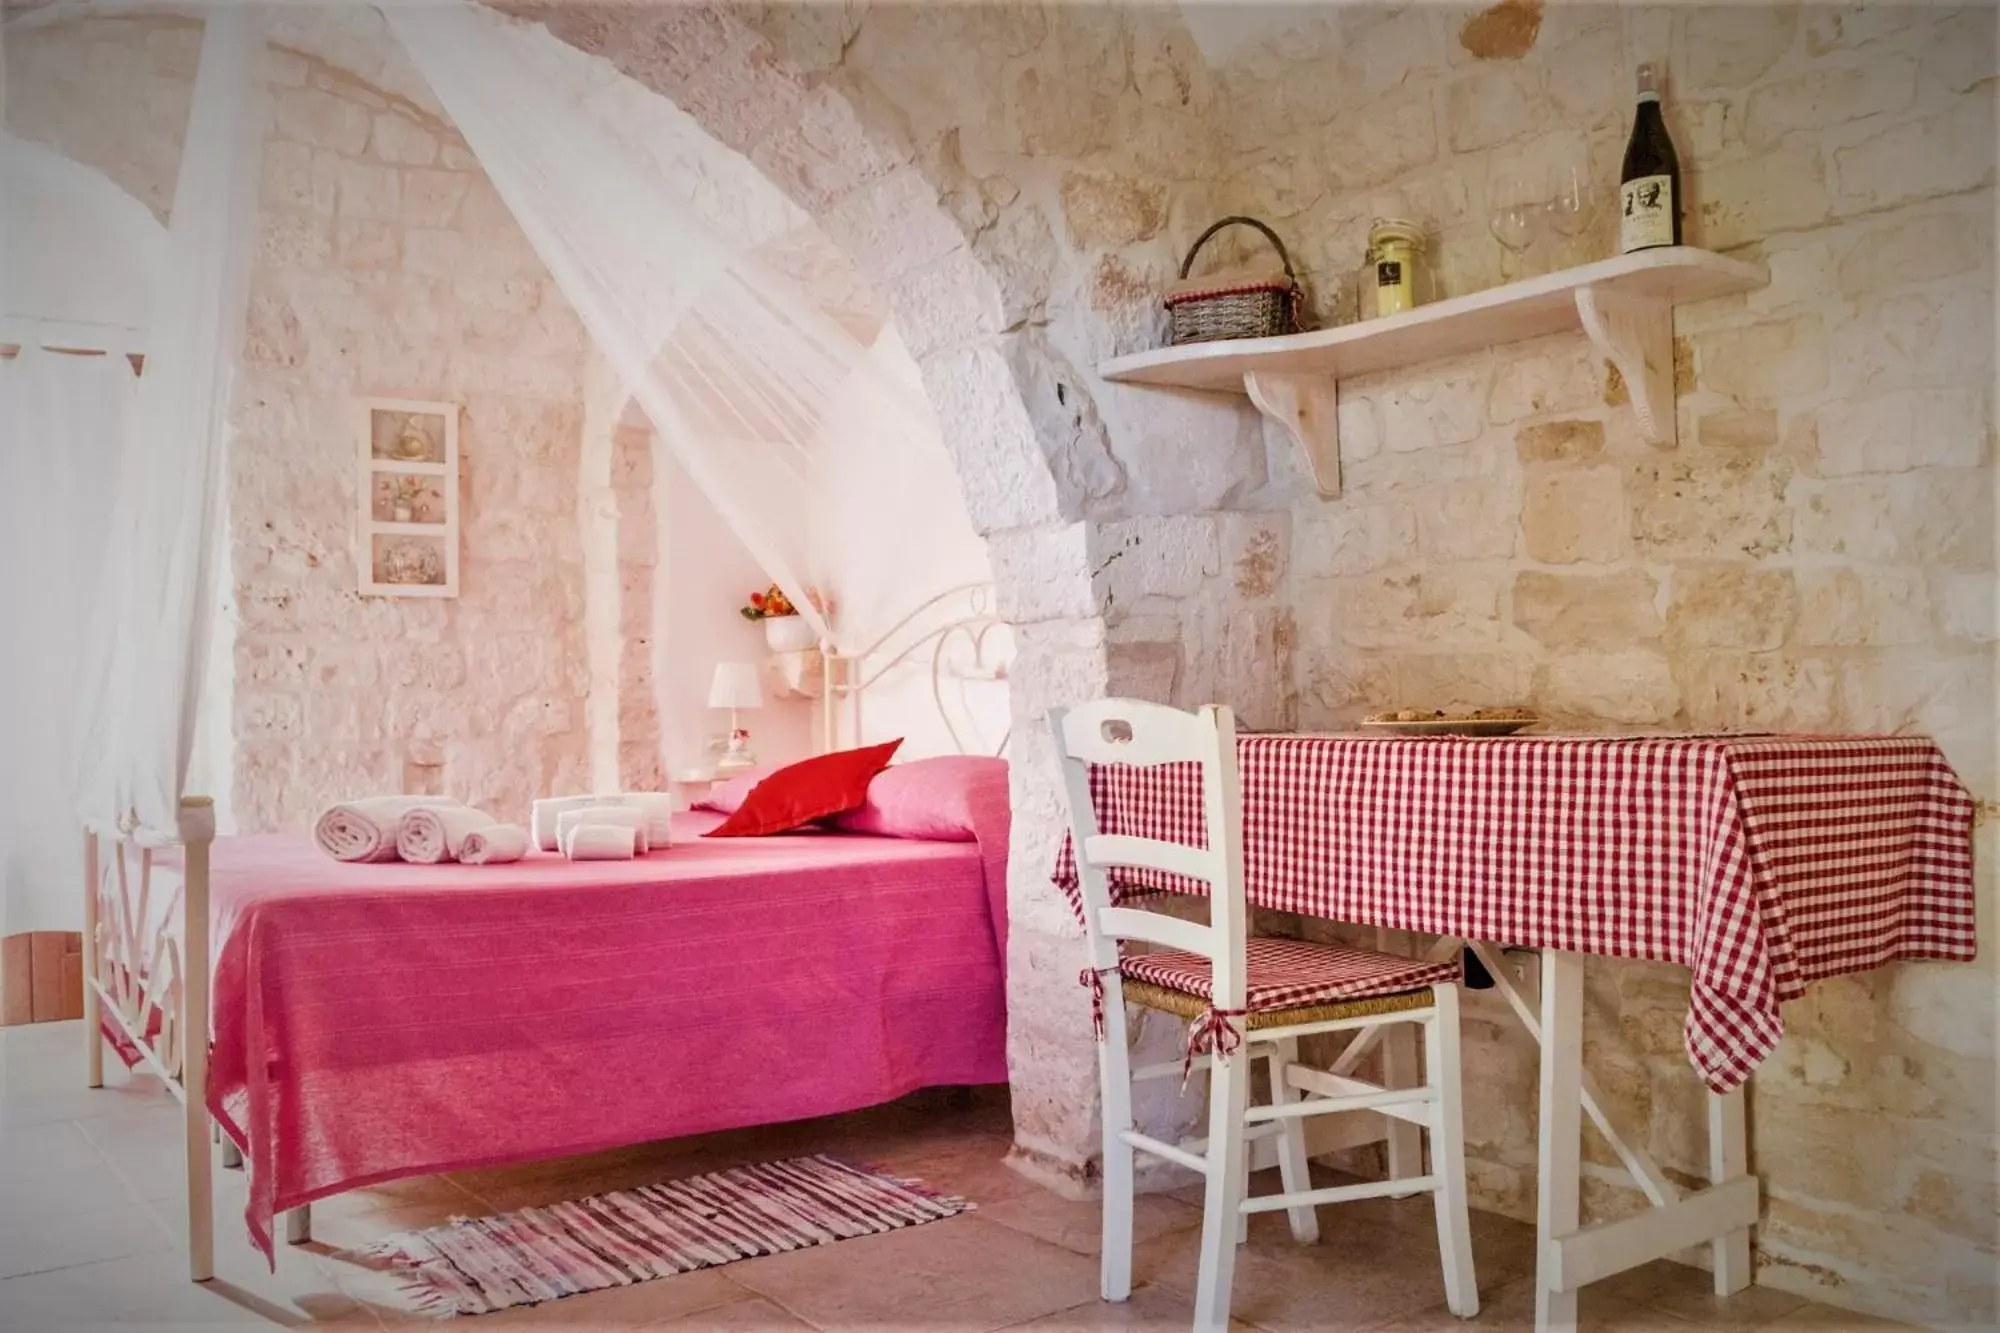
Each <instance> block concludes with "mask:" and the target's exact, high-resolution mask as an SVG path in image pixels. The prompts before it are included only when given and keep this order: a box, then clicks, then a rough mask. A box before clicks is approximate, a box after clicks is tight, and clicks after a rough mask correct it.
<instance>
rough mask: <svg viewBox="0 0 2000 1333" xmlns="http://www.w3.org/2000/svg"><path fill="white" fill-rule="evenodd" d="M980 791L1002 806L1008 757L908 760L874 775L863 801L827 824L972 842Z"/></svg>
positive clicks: (889, 835)
mask: <svg viewBox="0 0 2000 1333" xmlns="http://www.w3.org/2000/svg"><path fill="white" fill-rule="evenodd" d="M982 794H984V795H987V796H989V797H992V798H995V799H997V800H998V802H999V808H1000V809H1002V810H1004V809H1006V807H1007V761H1006V760H1004V759H987V758H983V757H981V756H979V755H968V754H952V755H941V756H939V757H937V758H935V759H912V760H911V761H910V762H909V763H907V764H897V765H895V766H894V767H893V768H885V769H883V770H882V771H881V772H880V773H878V774H876V775H875V780H874V781H873V782H871V783H869V784H868V799H867V801H865V802H864V803H863V804H862V805H861V806H860V808H858V809H855V810H850V811H848V812H847V813H846V814H844V815H836V816H834V817H833V818H832V819H829V820H828V821H827V823H828V824H830V825H832V826H833V827H834V828H837V829H839V830H840V831H841V832H843V833H873V834H877V835H879V836H881V837H885V838H927V839H929V840H931V841H933V842H971V841H973V824H974V820H975V814H976V811H977V810H978V809H979V808H980V807H979V804H978V798H979V797H980V796H981V795H982Z"/></svg>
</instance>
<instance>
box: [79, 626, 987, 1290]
mask: <svg viewBox="0 0 2000 1333" xmlns="http://www.w3.org/2000/svg"><path fill="white" fill-rule="evenodd" d="M938 660H939V661H941V660H942V659H938ZM937 669H939V668H937V667H934V670H937ZM846 675H847V678H848V680H849V681H850V685H851V687H852V688H854V689H855V690H857V691H858V690H859V689H860V688H862V687H863V682H864V681H865V680H866V679H869V678H871V677H870V676H869V675H868V673H866V672H858V671H847V672H846ZM929 762H933V763H937V764H940V765H941V767H940V769H939V770H937V771H938V772H940V773H941V774H946V775H948V777H947V778H946V779H945V780H941V781H938V782H936V783H930V782H927V783H925V784H923V785H924V786H925V788H926V790H927V791H929V790H930V789H931V788H933V787H934V788H935V789H936V790H935V796H936V801H935V803H934V804H935V807H936V808H935V809H930V808H927V809H926V810H925V811H924V812H923V814H924V816H925V817H924V819H923V820H922V821H920V822H921V823H922V824H923V827H922V829H921V830H920V831H921V832H923V833H925V834H926V835H928V836H923V837H900V836H885V835H883V834H881V833H858V832H846V831H838V830H834V829H826V830H820V831H811V832H802V833H798V834H791V835H784V836H778V837H766V838H734V839H707V840H705V839H703V838H702V837H701V836H700V835H701V834H702V833H704V832H706V831H707V830H708V829H710V828H712V827H714V826H715V825H716V824H717V823H719V822H720V821H721V819H722V817H723V816H722V815H721V814H718V813H713V812H707V811H701V810H695V811H689V812H685V813H681V814H677V815H676V816H675V817H674V819H675V828H674V833H675V838H674V845H673V846H672V847H670V848H669V849H667V850H665V851H663V852H657V853H654V854H652V855H650V856H647V857H644V858H641V859H638V860H634V861H629V862H570V861H568V860H565V859H563V858H562V857H560V856H556V855H552V854H546V853H531V854H530V856H529V857H528V858H527V859H525V860H522V861H519V862H515V863H512V864H506V865H494V866H462V865H453V864H446V865H440V866H418V865H410V864H405V863H402V862H388V863H383V864H351V863H342V862H337V861H334V860H332V859H330V858H329V857H327V856H326V855H325V854H324V853H322V852H320V851H319V850H318V849H317V848H316V847H315V846H314V844H313V843H312V841H311V839H310V838H308V837H305V836H302V835H298V836H295V835H267V836H249V837H228V838H214V837H213V836H212V833H211V832H209V830H207V829H205V828H204V827H203V819H204V817H205V816H206V814H207V808H206V806H205V805H204V804H203V803H202V802H201V801H200V799H199V798H191V799H190V800H189V801H188V802H187V803H185V804H184V806H183V820H182V835H183V837H182V845H180V846H178V847H173V848H152V849H141V848H133V847H131V846H130V845H128V844H123V843H119V842H117V841H115V840H111V839H103V838H97V837H93V838H92V839H91V840H90V842H89V844H88V861H89V864H88V866H87V872H88V873H89V875H90V877H91V882H92V884H93V886H94V888H95V890H96V891H95V892H93V893H91V894H90V895H88V896H87V907H88V911H87V920H86V939H87V940H88V941H89V942H90V943H89V944H88V945H87V946H86V947H87V958H86V963H87V967H88V976H89V977H90V985H89V987H88V988H87V991H88V993H87V996H86V1010H87V1012H86V1020H87V1022H90V1023H91V1024H92V1026H95V1024H96V1021H98V1020H99V1019H100V1018H101V1021H102V1022H103V1024H104V1028H105V1032H106V1034H107V1035H108V1036H110V1037H111V1038H112V1039H113V1042H114V1044H115V1045H116V1047H117V1048H118V1049H120V1050H121V1051H123V1052H124V1053H125V1054H126V1056H127V1058H128V1060H129V1061H132V1062H137V1063H144V1064H146V1065H148V1066H149V1067H151V1068H152V1069H153V1070H154V1072H156V1073H159V1074H160V1075H162V1077H163V1078H165V1079H166V1080H167V1082H168V1084H169V1086H170V1087H172V1088H173V1089H174V1091H175V1092H176V1094H177V1095H179V1096H180V1097H181V1098H182V1100H183V1102H184V1103H185V1104H186V1105H187V1107H188V1118H187V1153H188V1172H189V1176H188V1179H189V1200H188V1206H189V1243H190V1251H191V1253H190V1263H191V1267H192V1271H193V1276H194V1277H195V1280H197V1281H201V1280H205V1279H206V1277H207V1276H209V1275H210V1273H211V1272H212V1254H213V1251H212V1246H213V1239H212V1230H213V1226H212V1216H211V1214H212V1207H213V1205H212V1196H211V1192H210V1187H209V1163H208V1158H209V1150H210V1118H211V1116H212V1117H213V1121H214V1123H215V1124H216V1125H218V1126H220V1128H221V1131H222V1133H223V1134H225V1135H227V1138H228V1140H229V1143H230V1145H232V1147H233V1149H235V1150H237V1151H240V1153H241V1155H242V1156H243V1158H244V1159H245V1162H246V1165H247V1168H248V1170H249V1206H248V1209H247V1211H246V1214H245V1220H246V1223H247V1226H248V1229H249V1233H250V1235H251V1238H252V1240H253V1242H254V1243H255V1244H256V1245H257V1246H258V1247H259V1248H260V1249H262V1250H263V1251H264V1252H265V1254H266V1255H267V1256H268V1255H271V1254H272V1253H273V1251H274V1245H273V1240H274V1235H273V1233H274V1221H275V1219H276V1218H277V1217H278V1216H279V1215H281V1214H283V1215H286V1216H287V1218H288V1228H287V1237H288V1239H292V1240H301V1239H304V1238H305V1235H306V1234H307V1233H306V1228H305V1219H306V1216H307V1214H306V1212H305V1210H306V1208H307V1207H308V1206H309V1205H310V1204H311V1203H312V1202H313V1201H314V1200H316V1199H321V1198H325V1197H327V1196H329V1195H332V1194H336V1193H339V1192H341V1191H343V1190H347V1189H354V1188H358V1187H361V1186H364V1185H368V1184H373V1183H378V1182H381V1181H386V1180H392V1179H396V1178H399V1177H404V1176H412V1175H426V1174H433V1173H436V1172H441V1171H450V1170H463V1169H470V1168H472V1167H476V1166H489V1165H499V1164H504V1163H513V1162H521V1161H532V1160H536V1159H539V1158H546V1157H557V1156H564V1155H568V1154H572V1153H579V1152H589V1151H595V1150H600V1149H606V1148H612V1147H618V1146H623V1145H627V1144H633V1143H641V1142H648V1141H653V1140H658V1139H664V1138H672V1137H677V1136H680V1135H686V1134H696V1133H703V1132H707V1131H712V1130H718V1129H726V1128H736V1127H741V1126H746V1125H753V1124H765V1123H772V1122H776V1121H784V1120H793V1119H802V1118H806V1117H811V1116H818V1115H826V1114H832V1113H835V1112H840V1111H847V1110H853V1109H857V1108H859V1107H863V1106H869V1105H874V1104H878V1103H880V1102H884V1101H888V1100H892V1099H894V1098H896V1097H900V1096H902V1095H904V1094H906V1093H909V1092H912V1091H915V1090H916V1089H919V1088H923V1087H932V1086H950V1085H961V1084H976V1083H995V1082H1004V1081H1005V1079H1006V1076H1007V1071H1006V1058H1005V1044H1006V1005H1005V967H1004V959H1005V956H1006V954H1005V943H1006V912H1005V903H1006V855H1007V836H1008V805H1007V783H1006V772H1005V765H1004V763H1003V762H1002V761H1000V760H997V759H990V760H984V761H977V760H963V759H961V760H957V761H929ZM912 785H914V784H912ZM925 800H926V804H927V806H929V805H930V804H932V802H931V799H930V797H929V796H928V795H927V796H926V798H925ZM878 822H879V821H878ZM204 834H207V836H204ZM155 881H158V883H155ZM169 883H172V884H175V885H177V886H179V887H176V888H175V889H174V891H173V892H172V893H171V894H169V895H167V896H168V898H169V899H170V901H169V903H168V904H167V905H166V910H165V911H161V910H159V909H160V907H161V905H162V904H161V903H160V901H159V898H160V891H161V889H162V888H163V887H164V886H166V885H167V884H169ZM196 923H206V926H207V928H206V929H205V930H204V929H200V928H196V929H192V930H190V929H189V926H190V925H195V924H196ZM211 945H212V946H213V953H214V957H213V967H212V970H211V968H210V967H209V966H208V958H207V955H208V952H209V949H210V946H211ZM93 946H94V947H93ZM210 976H212V984H211V985H208V986H201V985H195V984H188V983H189V982H192V981H194V980H195V979H198V978H203V977H210ZM91 1011H95V1012H91ZM205 1029H206V1030H209V1031H211V1032H212V1043H195V1042H189V1041H187V1040H186V1039H185V1037H184V1035H183V1034H185V1033H187V1032H198V1031H203V1030H205ZM90 1058H91V1077H92V1082H93V1085H95V1084H96V1083H99V1082H101V1060H102V1045H101V1043H99V1042H98V1041H95V1040H93V1041H92V1042H91V1052H90ZM234 1155H236V1153H235V1151H232V1152H231V1156H234Z"/></svg>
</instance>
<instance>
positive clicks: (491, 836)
mask: <svg viewBox="0 0 2000 1333" xmlns="http://www.w3.org/2000/svg"><path fill="white" fill-rule="evenodd" d="M527 854H528V830H526V829H524V828H522V827H521V826H520V825H519V824H488V825H487V826H486V827H485V828H476V829H474V830H472V832H470V833H468V834H466V835H465V841H464V842H462V843H460V844H459V846H458V861H459V864H460V865H468V866H497V865H499V864H500V863H501V862H502V861H518V860H520V859H521V858H522V857H524V856H526V855H527Z"/></svg>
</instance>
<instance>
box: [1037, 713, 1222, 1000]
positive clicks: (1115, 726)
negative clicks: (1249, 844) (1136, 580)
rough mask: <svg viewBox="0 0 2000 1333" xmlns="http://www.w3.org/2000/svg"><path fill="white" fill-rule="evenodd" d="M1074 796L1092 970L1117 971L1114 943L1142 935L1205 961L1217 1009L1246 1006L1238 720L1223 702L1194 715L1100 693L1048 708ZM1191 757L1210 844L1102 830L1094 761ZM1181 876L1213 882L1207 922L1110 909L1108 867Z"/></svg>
mask: <svg viewBox="0 0 2000 1333" xmlns="http://www.w3.org/2000/svg"><path fill="white" fill-rule="evenodd" d="M1049 726H1050V728H1051V729H1052V730H1053V731H1054V732H1055V738H1056V753H1057V755H1058V756H1059V757H1060V759H1061V760H1062V768H1063V790H1064V792H1065V794H1066V795H1067V796H1068V798H1069V818H1070V834H1071V840H1072V842H1073V843H1074V845H1075V855H1076V870H1077V879H1078V881H1079V888H1080V891H1081V896H1082V899H1083V924H1084V933H1085V935H1086V936H1087V937H1088V940H1089V944H1090V963H1091V966H1092V967H1093V968H1098V969H1104V968H1110V967H1115V966H1116V965H1117V962H1118V941H1120V940H1128V939H1129V940H1143V941H1146V942H1148V943H1151V944H1160V945H1164V946H1166V947H1167V948H1170V949H1185V950H1186V951H1188V952H1189V953H1198V954H1201V955H1203V956H1204V957H1206V958H1207V959H1208V960H1209V966H1210V968H1211V969H1212V976H1213V998H1212V999H1211V1001H1210V1003H1211V1004H1212V1005H1213V1006H1214V1007H1215V1008H1217V1009H1241V1008H1242V1007H1243V990H1244V986H1245V984H1246V977H1245V964H1244V956H1243V952H1244V940H1245V939H1246V937H1247V935H1248V907H1247V905H1246V902H1245V897H1244V886H1243V792H1242V786H1241V783H1240V781H1239V780H1238V777H1237V772H1236V719H1235V718H1234V716H1232V715H1231V713H1230V711H1229V710H1228V709H1227V708H1224V707H1221V706H1210V707H1207V708H1203V709H1201V710H1200V711H1199V712H1195V713H1185V712H1182V711H1181V710H1180V709H1178V708H1168V707H1165V706H1164V705H1161V704H1153V703H1145V702H1143V701H1140V700H1137V699H1100V700H1097V701H1096V702H1094V703H1087V704H1079V705H1077V706H1076V707H1074V708H1056V709H1051V710H1050V712H1049ZM1174 763H1193V764H1198V765H1199V766H1200V769H1201V795H1202V816H1203V818H1202V823H1203V827H1204V829H1205V830H1206V835H1205V840H1206V844H1207V845H1206V846H1202V847H1195V846H1190V845H1186V844H1183V843H1178V842H1165V841H1161V840H1159V839H1155V838H1137V837H1129V836H1125V835H1122V834H1107V833H1100V832H1099V831H1098V824H1097V807H1096V804H1095V802H1094V801H1093V800H1092V797H1091V792H1090V766H1091V765H1093V764H1131V765H1134V766H1136V767H1142V768H1150V767H1154V766H1157V765H1159V764H1174ZM1118 866H1133V867H1140V868H1144V869H1150V870H1163V871H1166V872H1168V873H1170V874H1175V875H1184V876H1186V877H1188V878H1190V879H1197V880H1200V881H1202V882H1203V883H1205V884H1207V886H1208V898H1209V911H1208V924H1207V925H1206V926H1204V925H1201V924H1199V923H1197V922H1192V921H1183V920H1181V919H1179V918H1178V917H1171V916H1167V915H1165V914H1163V913H1159V912H1148V911H1145V910H1143V909H1140V908H1131V907H1118V906H1114V905H1113V903H1112V900H1111V881H1110V876H1109V874H1108V871H1109V870H1110V869H1111V868H1112V867H1118Z"/></svg>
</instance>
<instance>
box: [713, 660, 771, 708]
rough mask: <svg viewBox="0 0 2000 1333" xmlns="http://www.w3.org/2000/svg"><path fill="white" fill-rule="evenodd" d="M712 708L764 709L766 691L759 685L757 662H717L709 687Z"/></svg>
mask: <svg viewBox="0 0 2000 1333" xmlns="http://www.w3.org/2000/svg"><path fill="white" fill-rule="evenodd" d="M708 706H709V707H710V708H762V707H763V706H764V691H763V690H762V689H761V688H760V687H759V686H758V683H757V664H756V663H755V662H717V663H716V664H715V679H713V680H712V681H710V682H709V685H708Z"/></svg>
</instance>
